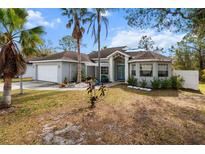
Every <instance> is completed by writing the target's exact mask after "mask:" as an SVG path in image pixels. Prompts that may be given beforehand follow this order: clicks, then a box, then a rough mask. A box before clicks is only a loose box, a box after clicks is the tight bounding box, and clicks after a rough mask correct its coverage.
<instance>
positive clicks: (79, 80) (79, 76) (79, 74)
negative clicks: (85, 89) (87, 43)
mask: <svg viewBox="0 0 205 154" xmlns="http://www.w3.org/2000/svg"><path fill="white" fill-rule="evenodd" d="M77 45H78V75H77V83H80V82H81V56H80V39H78V40H77Z"/></svg>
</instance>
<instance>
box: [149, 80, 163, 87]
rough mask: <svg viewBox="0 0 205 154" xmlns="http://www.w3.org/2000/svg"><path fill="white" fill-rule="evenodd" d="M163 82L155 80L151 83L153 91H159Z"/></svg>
mask: <svg viewBox="0 0 205 154" xmlns="http://www.w3.org/2000/svg"><path fill="white" fill-rule="evenodd" d="M160 83H161V81H160V80H159V79H154V80H153V81H151V85H152V88H153V89H159V88H160Z"/></svg>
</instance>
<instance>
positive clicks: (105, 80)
mask: <svg viewBox="0 0 205 154" xmlns="http://www.w3.org/2000/svg"><path fill="white" fill-rule="evenodd" d="M101 82H102V83H108V82H109V78H108V77H107V76H106V75H102V76H101Z"/></svg>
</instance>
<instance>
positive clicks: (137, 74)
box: [136, 63, 140, 80]
mask: <svg viewBox="0 0 205 154" xmlns="http://www.w3.org/2000/svg"><path fill="white" fill-rule="evenodd" d="M136 78H137V79H138V80H139V78H140V64H139V63H136Z"/></svg>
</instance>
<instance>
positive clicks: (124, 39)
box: [110, 29, 184, 49]
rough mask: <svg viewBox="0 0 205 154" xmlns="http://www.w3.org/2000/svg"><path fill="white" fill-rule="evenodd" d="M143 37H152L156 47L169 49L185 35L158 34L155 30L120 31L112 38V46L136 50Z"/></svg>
mask: <svg viewBox="0 0 205 154" xmlns="http://www.w3.org/2000/svg"><path fill="white" fill-rule="evenodd" d="M143 35H147V36H150V37H151V38H152V40H153V41H154V42H155V44H156V46H158V47H160V48H165V49H167V48H169V47H171V46H172V45H175V44H176V43H177V42H179V41H180V40H181V39H182V38H183V36H184V34H177V33H173V32H169V31H162V32H156V31H154V30H151V29H148V30H136V29H128V30H119V31H117V33H116V35H115V36H114V37H112V38H111V43H110V46H113V47H114V46H122V45H126V46H128V47H131V48H136V47H137V46H138V42H139V40H140V38H141V37H142V36H143Z"/></svg>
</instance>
